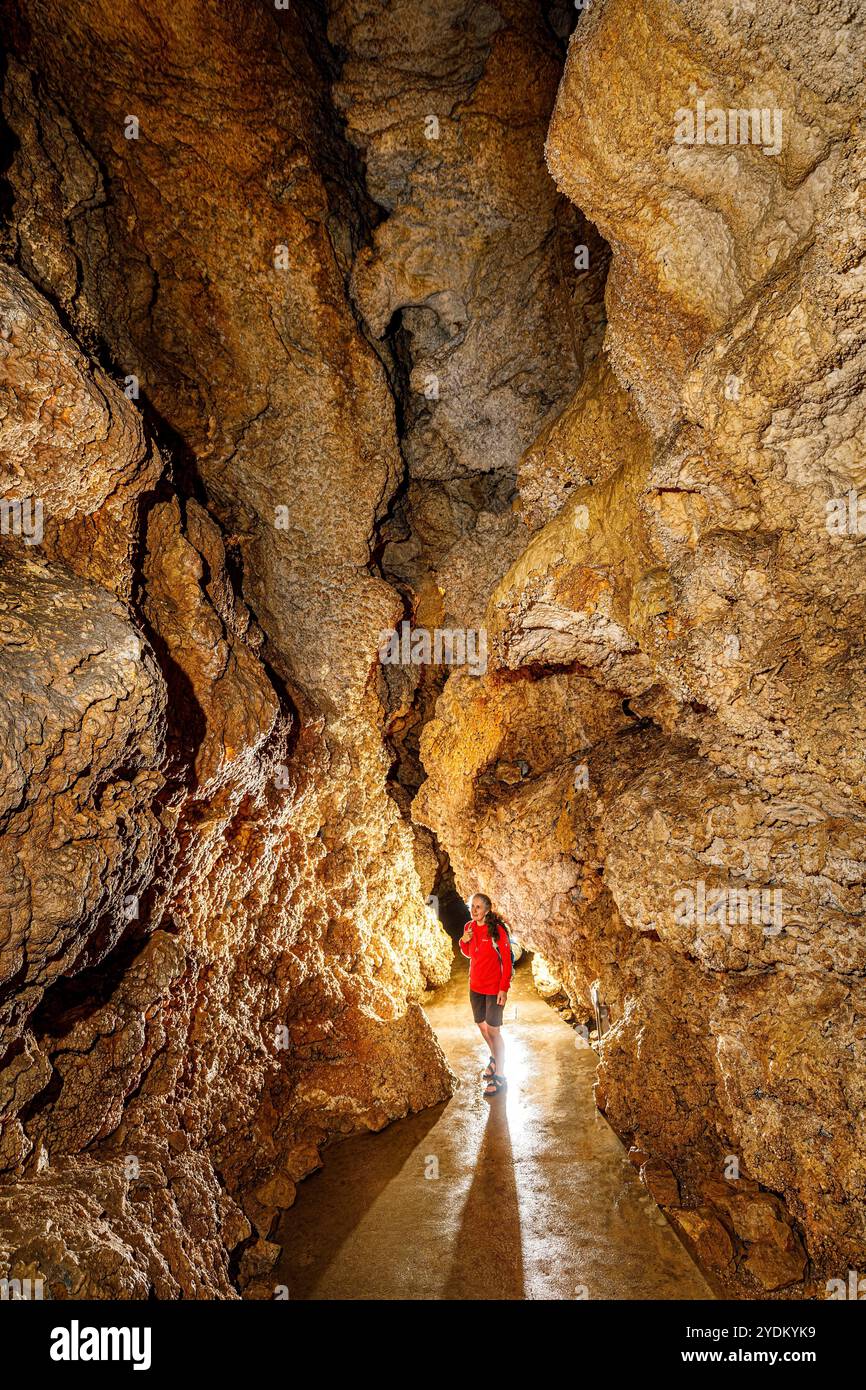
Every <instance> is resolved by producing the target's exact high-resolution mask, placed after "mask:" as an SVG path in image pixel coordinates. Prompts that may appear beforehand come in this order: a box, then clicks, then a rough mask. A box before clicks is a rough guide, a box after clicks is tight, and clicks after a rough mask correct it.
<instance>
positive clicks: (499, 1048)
mask: <svg viewBox="0 0 866 1390" xmlns="http://www.w3.org/2000/svg"><path fill="white" fill-rule="evenodd" d="M487 1037H488V1040H489V1042H490V1051H491V1052H492V1054H493V1057H494V1059H495V1062H496V1075H497V1076H504V1075H505V1040H504V1038H503V1037H502V1029H501V1028H494V1027H493V1026H492V1024H490V1023H488V1025H487Z"/></svg>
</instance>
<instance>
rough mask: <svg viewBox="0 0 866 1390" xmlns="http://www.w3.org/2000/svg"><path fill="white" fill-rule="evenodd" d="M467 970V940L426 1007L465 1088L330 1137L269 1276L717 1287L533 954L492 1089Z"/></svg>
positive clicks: (401, 1287) (682, 1293) (485, 1286)
mask: <svg viewBox="0 0 866 1390" xmlns="http://www.w3.org/2000/svg"><path fill="white" fill-rule="evenodd" d="M467 976H468V963H467V962H466V961H465V960H464V958H463V957H462V956H461V955H459V953H458V955H457V960H456V962H455V967H454V972H453V974H452V977H451V980H450V982H449V984H447V985H446V986H444V987H443V988H442V989H439V990H437V991H436V992H435V993H434V994H431V996H430V998H429V1002H428V1003H427V1005H426V1006H425V1007H426V1012H427V1015H428V1017H429V1019H430V1023H431V1025H432V1026H433V1028H434V1029H435V1030H436V1033H437V1034H438V1036H439V1040H440V1042H441V1044H442V1047H443V1048H444V1050H445V1053H446V1054H447V1057H448V1060H449V1062H450V1064H451V1067H452V1068H453V1070H454V1071H455V1072H456V1073H457V1075H458V1076H459V1078H460V1086H459V1088H458V1090H457V1091H456V1093H455V1095H454V1096H453V1098H452V1099H451V1100H450V1101H448V1102H447V1103H444V1104H441V1105H437V1106H434V1107H433V1108H432V1109H430V1110H427V1111H424V1112H423V1113H422V1114H420V1115H413V1116H410V1117H409V1118H407V1119H405V1120H398V1121H396V1122H395V1123H394V1124H392V1125H389V1126H388V1128H387V1129H385V1130H382V1131H381V1132H380V1133H378V1134H365V1135H361V1136H358V1137H356V1138H352V1139H347V1140H344V1141H342V1142H340V1143H338V1144H335V1145H334V1146H333V1147H331V1148H329V1149H327V1150H326V1152H325V1166H324V1168H323V1169H321V1170H320V1171H319V1172H318V1173H315V1174H314V1175H313V1176H312V1177H310V1178H308V1179H306V1181H305V1182H303V1183H301V1185H300V1187H299V1189H298V1197H297V1200H296V1203H295V1205H294V1206H293V1207H292V1208H291V1210H290V1211H288V1212H287V1213H286V1216H285V1217H284V1219H283V1223H282V1229H281V1231H280V1234H279V1235H278V1237H277V1239H278V1240H280V1241H281V1243H282V1244H283V1256H282V1258H281V1261H280V1264H279V1266H278V1269H277V1271H276V1272H275V1275H274V1282H275V1283H283V1284H286V1285H287V1286H288V1290H289V1297H290V1298H292V1299H401V1298H408V1299H456V1298H470V1299H485V1298H500V1299H539V1298H540V1299H575V1298H589V1299H649V1298H662V1299H685V1298H698V1299H711V1298H713V1293H712V1292H711V1290H710V1288H709V1286H708V1285H707V1283H706V1281H705V1280H704V1278H703V1276H702V1274H701V1273H700V1271H699V1270H698V1268H697V1266H696V1265H695V1264H694V1262H693V1261H692V1259H691V1258H690V1256H689V1255H688V1254H687V1253H686V1251H685V1249H684V1247H683V1246H682V1245H681V1244H680V1242H679V1241H678V1239H677V1237H676V1236H675V1235H674V1233H673V1231H672V1229H671V1227H670V1226H669V1225H668V1223H667V1221H666V1220H665V1218H664V1216H663V1215H662V1213H661V1211H660V1210H659V1208H658V1207H657V1206H656V1204H655V1203H654V1202H653V1201H652V1199H651V1198H650V1197H649V1195H648V1193H647V1192H646V1191H645V1189H644V1187H643V1185H642V1183H641V1182H640V1180H639V1178H638V1176H637V1173H636V1172H635V1170H634V1168H633V1166H632V1164H631V1163H630V1162H629V1160H628V1158H627V1156H626V1152H625V1149H624V1148H623V1146H622V1144H621V1143H620V1141H619V1139H618V1138H617V1136H616V1135H615V1134H614V1132H613V1130H612V1129H611V1128H610V1126H609V1125H608V1123H607V1121H606V1120H605V1119H604V1118H603V1116H602V1115H600V1114H599V1112H598V1111H597V1110H596V1108H595V1105H594V1103H593V1098H592V1082H593V1078H594V1072H595V1059H594V1055H593V1053H592V1052H591V1051H590V1049H589V1048H588V1047H586V1046H584V1045H579V1043H578V1039H577V1037H576V1034H575V1033H574V1032H573V1031H572V1030H571V1028H569V1027H568V1025H567V1024H566V1023H564V1022H563V1020H562V1019H561V1018H559V1016H558V1015H557V1014H556V1013H555V1012H554V1010H553V1009H551V1008H550V1007H549V1006H548V1005H547V1004H545V1003H544V1001H543V1000H542V999H541V998H540V997H539V996H538V995H537V994H536V992H535V989H534V987H533V984H532V975H531V972H530V966H529V960H528V958H526V957H524V959H523V961H522V962H521V964H520V965H519V966H518V969H517V971H516V974H515V979H514V984H513V986H512V989H511V992H510V994H509V998H508V1006H507V1008H506V1013H505V1022H506V1027H505V1029H504V1035H505V1039H506V1049H507V1054H506V1057H507V1072H508V1080H509V1085H508V1090H507V1092H503V1093H501V1094H500V1095H499V1096H497V1097H495V1098H494V1099H493V1100H492V1101H488V1100H486V1099H485V1098H484V1097H483V1096H482V1095H481V1086H480V1080H479V1073H480V1070H481V1068H482V1067H483V1066H484V1065H485V1064H486V1061H487V1058H486V1056H485V1053H484V1047H483V1043H482V1041H481V1037H480V1034H479V1033H478V1030H477V1029H476V1028H475V1027H474V1025H473V1024H472V1021H471V1014H470V1012H469V1001H468V997H467V995H468V980H467ZM515 1011H516V1017H515ZM436 1164H438V1174H439V1176H438V1178H437V1177H429V1178H428V1177H425V1171H426V1172H431V1171H435V1165H436ZM583 1290H585V1292H583Z"/></svg>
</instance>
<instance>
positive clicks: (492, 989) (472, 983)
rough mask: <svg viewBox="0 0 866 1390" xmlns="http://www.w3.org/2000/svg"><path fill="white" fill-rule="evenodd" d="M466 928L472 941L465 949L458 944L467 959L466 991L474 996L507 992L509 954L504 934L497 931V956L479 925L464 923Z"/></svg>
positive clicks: (509, 966)
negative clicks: (470, 930) (467, 982)
mask: <svg viewBox="0 0 866 1390" xmlns="http://www.w3.org/2000/svg"><path fill="white" fill-rule="evenodd" d="M466 927H471V928H472V940H471V941H470V942H468V943H467V944H466V945H464V943H463V942H462V941H461V942H460V949H461V951H462V952H463V954H464V956H468V957H469V988H470V989H473V990H474V991H475V993H476V994H498V993H499V991H500V990H507V989H508V986H509V985H510V984H511V952H510V951H509V949H508V937H507V936H506V934H505V932H504V931H502V930H501V929H500V931H499V955H497V954H496V948H495V946H494V945H493V942H492V941H491V940H490V936H489V935H488V931H487V928H486V927H485V925H484V923H483V922H482V923H478V922H467V923H466ZM466 927H464V928H463V930H464V932H465V930H466ZM499 956H501V957H502V960H501V962H500V959H499Z"/></svg>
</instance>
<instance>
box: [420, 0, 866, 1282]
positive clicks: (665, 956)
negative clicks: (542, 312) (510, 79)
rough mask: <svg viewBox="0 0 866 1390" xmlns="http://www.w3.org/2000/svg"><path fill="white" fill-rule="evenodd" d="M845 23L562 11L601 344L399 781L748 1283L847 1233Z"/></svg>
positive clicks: (569, 148)
mask: <svg viewBox="0 0 866 1390" xmlns="http://www.w3.org/2000/svg"><path fill="white" fill-rule="evenodd" d="M863 29H864V26H863V22H862V16H859V17H858V16H855V15H854V13H853V12H852V11H850V9H849V7H847V6H845V5H842V4H840V5H830V6H826V7H823V8H822V10H821V14H820V18H819V17H818V16H817V15H816V14H814V13H812V12H809V11H805V10H803V9H802V7H799V6H794V5H787V4H784V3H783V4H781V5H776V6H773V7H762V6H760V5H757V6H755V5H741V4H737V5H733V6H718V5H716V4H709V3H703V2H702V0H684V3H681V4H673V3H668V0H653V3H651V4H649V5H646V6H642V7H640V9H639V10H635V9H634V7H633V6H628V5H626V4H624V3H620V0H605V3H603V4H597V5H596V4H594V5H593V6H592V7H591V8H590V9H589V11H588V12H587V14H586V15H585V16H584V17H582V19H581V21H580V23H579V25H578V27H577V30H576V32H575V34H574V36H573V38H572V40H571V44H570V47H569V52H568V60H567V64H566V68H565V73H564V77H563V80H562V82H561V84H560V86H559V90H558V96H557V102H556V108H555V111H554V114H553V119H552V121H551V125H550V129H549V133H548V137H547V143H546V156H547V162H548V166H549V169H550V172H551V174H552V176H553V178H554V179H555V181H556V183H557V185H558V187H559V188H560V189H561V190H562V191H563V192H564V193H566V194H567V196H568V197H569V198H570V199H571V200H572V201H573V202H574V203H575V204H576V205H577V206H579V207H580V208H581V210H582V211H583V213H584V214H585V215H586V216H587V217H588V218H590V219H591V220H592V222H594V223H595V225H596V226H597V228H598V230H599V232H600V233H601V234H602V236H604V237H605V238H606V239H607V240H608V241H609V243H610V246H611V250H612V261H611V268H610V274H609V276H608V279H607V287H606V295H605V303H606V316H607V327H606V333H605V338H604V344H603V350H602V353H601V354H600V355H599V356H598V357H597V358H596V359H595V361H594V362H593V363H592V364H591V366H590V369H589V371H588V372H587V374H586V375H585V377H584V379H583V380H582V382H581V384H580V386H579V388H578V390H577V392H576V393H575V394H574V396H573V399H572V400H571V402H570V403H569V404H568V405H567V406H566V408H565V409H564V410H563V411H562V412H561V413H560V415H559V416H558V418H557V419H556V420H554V421H553V422H552V423H550V424H548V425H547V426H546V427H545V428H544V429H543V430H542V431H541V432H540V434H539V436H538V438H537V439H536V441H535V442H534V443H533V444H532V445H531V447H530V448H529V449H528V450H527V451H526V452H525V453H524V456H523V459H522V461H521V464H520V469H519V490H520V497H521V502H520V506H521V510H522V512H523V515H524V517H525V519H526V521H527V522H528V523H530V524H532V525H533V526H534V527H535V528H536V529H535V530H534V533H533V534H532V536H531V537H529V538H528V543H527V544H526V546H525V547H524V549H523V550H522V553H521V555H520V556H519V557H518V558H517V559H516V561H515V562H514V563H513V564H512V565H511V567H510V569H509V571H508V573H507V574H506V575H505V576H504V577H503V578H502V579H501V580H500V581H499V582H498V584H497V585H496V587H495V589H494V591H493V593H492V595H491V598H490V601H489V604H488V608H487V619H486V621H487V625H488V630H489V633H490V641H491V649H492V651H493V652H494V653H495V656H494V657H493V658H492V660H491V670H490V671H489V672H488V674H487V676H486V677H485V678H484V679H483V680H481V681H473V680H471V679H469V678H467V677H466V676H465V675H463V674H460V675H458V674H455V675H453V676H452V677H451V679H450V681H449V683H448V685H447V687H446V689H445V691H444V693H443V694H442V696H441V698H440V700H439V703H438V706H437V709H436V714H435V718H434V719H433V720H432V721H430V722H429V723H428V724H427V727H426V728H425V730H424V733H423V736H422V740H421V756H422V760H423V764H424V767H425V769H426V770H427V772H428V774H429V777H428V780H427V781H426V782H425V783H424V785H423V786H422V788H421V790H420V792H419V795H418V797H417V798H416V801H415V814H416V815H417V817H418V819H420V820H421V821H422V822H423V823H425V824H427V825H428V826H430V827H431V828H432V829H434V830H435V832H436V834H437V835H438V837H439V839H440V841H441V843H442V844H443V845H444V846H445V847H446V848H447V850H448V852H449V854H450V856H451V860H452V863H453V865H454V870H455V876H456V881H457V883H458V885H459V886H460V887H461V888H462V890H463V891H470V890H471V889H472V887H474V886H475V885H476V884H484V885H485V887H486V889H487V891H489V892H491V893H492V895H493V896H494V898H495V900H496V901H497V902H498V903H499V904H500V905H501V907H502V909H503V910H504V911H505V913H506V915H507V916H509V917H510V920H511V921H512V924H513V926H514V929H515V931H516V933H517V934H518V936H519V938H520V940H521V941H522V943H523V944H525V945H527V946H529V947H531V948H533V949H535V950H537V951H538V952H540V953H541V955H542V956H543V957H544V958H545V960H546V962H547V963H548V965H549V967H550V970H551V971H552V973H553V975H554V977H555V978H557V979H558V980H560V981H561V982H562V985H563V988H564V990H565V992H566V994H567V996H568V998H569V1001H570V1003H571V1005H572V1006H573V1009H574V1011H575V1013H576V1015H577V1016H578V1017H580V1018H589V1017H591V1016H592V1007H591V1000H590V989H591V986H592V985H593V983H594V982H595V983H597V986H598V991H599V995H600V998H601V1000H602V1001H603V1003H604V1005H605V1007H606V1009H607V1011H608V1029H607V1031H606V1033H604V1036H603V1037H602V1038H601V1039H600V1040H599V1058H600V1065H599V1079H598V1086H597V1096H598V1102H599V1105H600V1106H601V1108H602V1109H603V1110H604V1112H605V1114H606V1115H607V1117H608V1118H609V1120H610V1121H611V1123H612V1124H613V1125H614V1127H615V1128H616V1129H617V1130H618V1131H619V1132H620V1133H621V1134H622V1135H623V1136H624V1137H625V1138H626V1139H627V1140H630V1141H631V1142H632V1143H633V1145H634V1150H635V1153H636V1154H637V1155H638V1156H639V1160H640V1161H644V1160H649V1161H650V1162H651V1164H652V1163H654V1164H656V1165H660V1167H659V1171H663V1172H665V1171H667V1169H666V1168H665V1167H664V1165H667V1166H668V1169H670V1170H672V1172H673V1174H674V1175H675V1176H676V1178H677V1179H678V1180H679V1192H677V1187H676V1184H674V1189H673V1190H674V1193H675V1194H676V1195H674V1196H673V1197H671V1196H670V1195H669V1194H670V1192H671V1189H670V1186H669V1185H668V1187H667V1193H668V1196H667V1197H666V1198H664V1200H666V1201H667V1202H668V1205H669V1206H670V1207H671V1210H672V1215H673V1217H674V1219H677V1211H676V1208H677V1206H678V1204H679V1202H680V1199H682V1205H683V1210H682V1211H681V1212H680V1213H679V1216H680V1223H679V1224H680V1226H681V1229H682V1230H683V1232H684V1234H685V1235H686V1237H687V1238H690V1239H692V1240H693V1241H694V1243H695V1245H696V1246H697V1249H698V1253H699V1255H701V1256H704V1255H708V1257H709V1260H710V1263H711V1264H714V1265H715V1267H716V1268H717V1270H718V1271H719V1272H720V1274H722V1275H726V1274H730V1275H732V1276H733V1275H734V1274H736V1275H737V1277H740V1276H742V1287H743V1288H744V1289H745V1290H746V1291H750V1290H751V1291H752V1292H755V1291H758V1292H763V1291H766V1290H774V1289H782V1288H791V1287H795V1288H798V1289H801V1290H802V1289H804V1288H805V1289H807V1291H811V1292H815V1291H816V1290H817V1291H818V1292H819V1294H820V1289H821V1287H822V1286H823V1285H822V1278H823V1277H827V1276H830V1277H836V1276H839V1275H840V1274H844V1271H845V1270H846V1269H847V1268H848V1267H851V1268H860V1267H862V1264H863V1261H864V1259H866V1243H864V1236H866V1206H864V1192H866V1166H864V1150H863V1133H864V1127H863V1121H864V1115H866V1091H864V1040H866V993H864V978H863V977H864V964H866V955H864V936H863V926H862V922H863V918H862V911H863V891H864V875H866V833H864V832H866V822H864V791H863V788H864V782H863V765H864V753H866V743H864V736H863V707H864V706H863V675H862V672H863V631H864V616H866V614H864V594H866V584H864V579H866V575H864V571H863V565H864V550H863V548H862V544H861V543H860V541H859V538H858V535H857V534H856V531H855V534H853V535H831V534H829V533H828V527H827V524H826V522H827V503H828V500H829V499H833V498H838V497H843V496H845V497H847V495H848V493H849V490H851V489H856V488H857V487H859V486H860V485H861V484H862V482H863V478H864V474H863V462H862V460H863V457H864V454H863V434H864V415H866V411H864V406H863V391H862V387H863V371H864V363H866V356H864V332H863V285H862V253H863V232H864V224H863V216H862V203H861V202H860V201H859V200H858V194H857V188H858V183H859V181H860V171H861V168H862V139H861V137H860V133H859V126H858V116H859V112H860V109H861V104H862V71H863V63H862V52H863V37H864V34H863ZM699 99H701V100H704V101H705V103H706V107H707V108H722V109H724V110H727V109H730V108H752V107H756V108H767V109H768V110H769V109H771V108H772V109H778V110H779V111H780V112H781V119H782V130H783V139H782V142H781V148H780V150H779V152H778V153H777V154H766V153H765V152H764V149H763V148H762V147H761V146H760V145H758V144H755V143H747V144H743V145H726V146H725V147H713V146H711V145H709V144H705V145H699V144H693V145H688V144H685V143H682V142H678V141H677V140H676V139H675V137H674V132H675V128H676V124H675V115H676V112H677V111H678V109H680V108H688V107H690V106H691V107H692V108H693V109H696V103H697V101H698V100H699ZM515 760H517V761H518V762H519V764H520V765H521V767H522V774H521V776H520V777H518V778H516V779H515V778H514V776H513V775H512V774H511V772H510V769H511V768H512V767H513V765H514V762H515ZM701 881H702V882H704V883H705V884H706V886H707V891H710V890H711V889H712V888H714V887H715V888H718V887H721V888H723V889H724V890H727V889H728V888H730V889H742V890H747V889H748V888H750V887H751V888H753V889H754V888H760V889H764V890H766V891H767V893H770V894H771V893H773V892H777V893H779V894H780V895H781V899H780V901H781V905H782V915H781V921H782V925H781V928H780V927H779V925H778V923H777V921H776V918H775V916H774V915H772V916H770V917H768V918H767V920H766V921H764V922H762V921H761V920H760V919H759V918H758V919H757V920H756V917H755V915H754V914H752V915H749V913H744V914H740V912H739V909H737V912H736V913H735V914H734V915H733V919H732V915H731V914H730V913H729V914H728V915H727V916H726V917H725V918H721V919H720V918H719V917H716V918H713V917H712V916H709V917H707V919H706V920H704V921H701V920H700V919H699V918H698V917H697V916H696V914H693V915H692V918H691V920H684V913H683V911H682V907H683V903H684V901H685V900H684V899H683V898H682V897H681V896H680V895H681V894H682V892H683V890H693V891H694V892H695V893H696V892H697V884H698V883H699V882H701ZM741 915H742V917H744V918H745V919H746V920H740V917H741ZM765 927H769V930H765ZM732 1158H733V1159H735V1160H736V1165H738V1167H739V1172H740V1173H741V1181H740V1182H739V1184H738V1183H736V1182H733V1183H731V1182H726V1181H725V1178H726V1177H730V1175H731V1173H732V1172H736V1171H737V1167H736V1165H735V1166H734V1167H733V1168H732V1167H731V1166H730V1160H731V1159H732ZM756 1193H757V1194H758V1195H757V1197H756V1196H755V1194H756ZM720 1226H723V1227H724V1228H725V1230H727V1231H728V1232H729V1233H730V1236H731V1240H730V1241H727V1238H725V1240H721V1241H720V1240H718V1239H715V1237H714V1232H715V1233H716V1235H717V1234H718V1230H719V1227H720ZM807 1257H808V1264H807ZM804 1278H805V1280H806V1283H805V1284H804V1283H803V1282H802V1280H803V1279H804Z"/></svg>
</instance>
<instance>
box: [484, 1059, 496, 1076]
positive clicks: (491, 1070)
mask: <svg viewBox="0 0 866 1390" xmlns="http://www.w3.org/2000/svg"><path fill="white" fill-rule="evenodd" d="M495 1073H496V1058H495V1057H491V1058H490V1061H489V1062H488V1063H487V1066H486V1067H485V1068H484V1070H483V1072H482V1073H481V1075H482V1076H486V1077H488V1078H489V1077H491V1076H494V1075H495Z"/></svg>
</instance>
